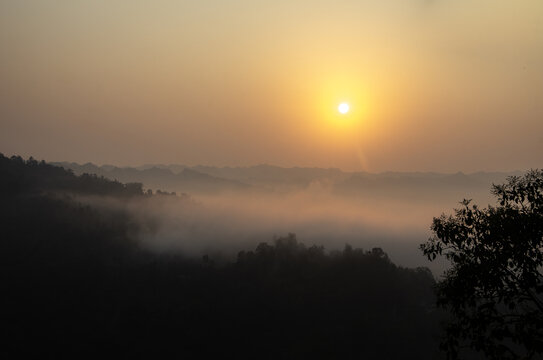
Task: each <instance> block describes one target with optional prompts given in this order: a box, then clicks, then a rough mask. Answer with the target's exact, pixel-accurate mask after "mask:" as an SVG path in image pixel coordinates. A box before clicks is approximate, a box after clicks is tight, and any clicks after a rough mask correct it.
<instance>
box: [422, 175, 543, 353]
mask: <svg viewBox="0 0 543 360" xmlns="http://www.w3.org/2000/svg"><path fill="white" fill-rule="evenodd" d="M492 194H493V195H494V196H496V197H497V199H498V204H499V205H497V206H495V207H493V206H489V207H488V208H484V209H480V208H479V207H478V206H477V205H472V204H471V201H470V200H464V201H463V202H462V203H461V204H462V207H461V208H460V209H456V210H455V215H454V216H445V215H441V217H439V218H434V219H433V224H432V227H431V229H432V231H433V236H432V237H431V238H430V239H429V240H428V241H427V242H426V243H424V244H422V245H421V246H420V248H421V250H422V251H423V252H424V254H425V255H426V256H427V257H428V259H429V260H434V259H436V257H438V256H444V257H445V258H446V259H448V260H449V261H450V264H451V267H450V268H449V269H448V270H447V271H446V272H445V274H444V276H443V279H442V280H441V281H440V282H438V284H437V287H436V289H437V303H438V306H440V307H443V308H445V309H446V310H448V311H449V313H450V315H451V319H450V322H449V323H448V324H447V325H446V335H445V339H444V340H443V342H442V344H441V346H442V348H443V349H444V350H446V352H447V355H448V358H449V359H457V358H458V357H459V355H460V353H459V352H460V350H461V349H462V348H464V347H468V348H470V349H473V350H475V351H478V352H482V353H483V354H484V355H485V356H486V357H488V358H489V359H533V358H536V357H539V356H542V355H543V274H542V268H543V170H531V171H529V172H527V173H526V174H525V175H524V176H522V177H517V176H513V177H509V178H508V179H507V182H506V183H505V184H503V185H493V186H492Z"/></svg>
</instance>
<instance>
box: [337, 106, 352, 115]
mask: <svg viewBox="0 0 543 360" xmlns="http://www.w3.org/2000/svg"><path fill="white" fill-rule="evenodd" d="M337 110H338V111H339V112H340V113H342V114H347V113H348V112H349V104H347V103H341V104H339V106H338V107H337Z"/></svg>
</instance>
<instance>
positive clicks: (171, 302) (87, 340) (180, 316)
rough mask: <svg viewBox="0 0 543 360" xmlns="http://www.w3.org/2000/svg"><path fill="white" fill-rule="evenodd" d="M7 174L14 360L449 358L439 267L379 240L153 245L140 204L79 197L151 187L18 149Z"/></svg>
mask: <svg viewBox="0 0 543 360" xmlns="http://www.w3.org/2000/svg"><path fill="white" fill-rule="evenodd" d="M0 174H1V181H2V183H1V185H2V192H1V194H0V196H1V197H2V202H1V205H0V206H1V209H0V218H1V223H0V226H1V229H2V240H1V243H0V267H1V269H0V274H1V275H0V276H1V279H0V281H1V283H2V287H3V289H2V294H3V295H2V297H1V300H0V317H1V319H2V325H1V327H2V330H3V333H4V334H6V335H5V336H4V344H5V345H4V346H3V347H2V348H1V349H0V352H1V353H2V355H3V356H4V357H6V356H7V357H9V358H10V357H13V356H18V357H20V356H21V355H23V354H28V355H34V356H36V355H44V354H56V355H59V354H63V355H66V354H70V355H72V356H81V355H83V356H84V355H87V354H92V353H94V354H101V355H104V354H106V355H123V356H127V355H130V354H133V355H136V354H137V355H141V354H147V355H152V356H156V355H160V354H162V355H163V354H166V353H173V354H174V355H176V356H178V357H183V356H186V357H188V358H205V357H208V356H210V355H212V356H217V357H235V358H258V359H262V358H264V359H277V358H364V359H438V358H440V355H439V354H438V347H437V344H438V340H439V330H438V329H439V327H438V321H439V319H440V318H441V317H442V316H441V315H440V313H439V312H437V311H436V309H435V308H434V306H433V304H434V301H435V299H434V295H433V290H432V289H433V285H434V279H433V277H432V275H431V273H430V272H429V270H428V269H425V268H418V269H406V268H401V267H398V266H396V265H394V264H393V263H392V262H391V261H390V260H389V258H388V256H387V255H386V253H385V252H384V251H383V250H381V249H380V248H375V249H372V250H370V251H363V250H361V249H354V248H352V247H350V246H346V247H345V249H344V250H343V251H336V252H330V253H328V252H326V251H325V249H324V248H322V247H318V246H310V247H306V246H304V245H303V244H301V243H300V242H298V241H297V239H296V237H295V235H294V234H290V235H288V236H286V237H280V238H277V239H276V240H274V241H273V242H272V243H269V244H268V243H261V244H259V245H258V246H257V247H256V248H255V249H254V250H251V251H241V252H240V253H239V254H238V257H237V259H236V260H235V261H233V262H228V263H224V262H222V263H221V262H219V261H216V259H215V258H214V257H213V256H207V255H206V256H204V257H203V258H201V259H195V258H190V257H186V256H184V255H182V254H179V253H160V254H159V253H153V252H150V251H148V250H145V249H142V248H141V247H140V246H139V244H138V242H137V241H136V239H137V236H136V235H137V234H138V231H139V229H140V227H141V226H142V224H141V223H139V222H138V221H136V219H134V218H133V217H132V216H131V215H130V214H129V213H128V212H125V211H123V210H122V209H121V210H119V209H111V210H107V209H106V208H102V207H100V208H95V207H92V206H89V205H84V204H82V203H80V202H78V200H77V196H74V195H77V194H85V195H89V194H92V195H107V196H108V197H118V198H121V199H123V198H124V199H127V198H130V197H142V198H144V197H145V196H150V195H144V193H143V191H142V188H141V185H139V184H136V185H124V184H121V183H118V182H114V181H110V180H106V179H103V178H99V177H96V176H87V175H82V176H75V175H74V174H72V173H71V172H69V171H66V170H64V169H61V168H58V167H54V166H51V165H48V164H46V163H44V162H37V161H35V160H33V159H30V160H27V161H25V160H23V159H21V158H19V157H12V158H10V159H9V158H6V157H4V156H1V157H0ZM153 196H157V195H153ZM158 196H160V195H158Z"/></svg>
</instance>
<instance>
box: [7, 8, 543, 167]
mask: <svg viewBox="0 0 543 360" xmlns="http://www.w3.org/2000/svg"><path fill="white" fill-rule="evenodd" d="M0 64H1V66H0V152H2V153H4V154H6V155H12V154H20V155H22V156H25V157H26V156H30V155H32V156H34V157H35V158H38V159H46V160H50V161H63V160H67V161H77V162H87V161H92V162H94V163H98V164H102V163H112V164H117V165H137V164H142V163H151V162H152V163H181V164H188V165H195V164H206V165H220V166H224V165H230V166H238V165H241V166H245V165H254V164H260V163H270V164H275V165H281V166H296V165H298V166H319V167H340V168H343V169H345V170H368V171H386V170H393V171H429V170H431V171H446V172H455V171H466V172H470V171H478V170H487V171H489V170H524V169H527V168H530V167H542V165H543V1H541V0H522V1H513V0H509V1H496V0H493V1H491V0H485V1H481V0H454V1H453V0H442V1H440V0H434V1H431V0H374V1H363V0H358V1H353V0H334V1H324V0H300V1H296V0H274V1H258V0H229V1H210V0H199V1H181V0H177V1H174V0H154V1H139V0H126V1H121V0H106V1H102V0H93V1H79V0H56V1H53V0H50V1H46V0H36V1H33V0H25V1H21V0H0ZM342 101H345V102H348V103H349V104H350V105H351V110H352V111H351V112H350V113H349V114H347V115H340V114H339V113H338V112H337V106H338V104H339V103H340V102H342Z"/></svg>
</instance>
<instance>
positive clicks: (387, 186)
mask: <svg viewBox="0 0 543 360" xmlns="http://www.w3.org/2000/svg"><path fill="white" fill-rule="evenodd" d="M53 164H55V165H58V166H62V167H65V168H67V169H71V170H72V171H74V173H76V174H83V173H90V174H97V175H99V176H104V177H106V178H109V179H112V180H118V181H121V182H141V183H143V184H144V186H145V187H147V188H160V189H165V190H169V191H178V192H187V193H220V192H232V191H244V190H248V189H253V190H255V189H260V190H271V191H278V190H279V191H281V190H284V191H294V190H300V189H305V188H307V187H308V186H310V185H311V184H312V183H325V184H326V185H327V186H329V187H330V188H331V189H332V190H333V191H334V192H335V193H337V194H343V195H348V196H351V195H364V196H365V197H368V196H370V197H371V196H380V195H384V194H389V195H395V196H401V197H405V196H408V197H417V196H419V195H421V196H422V197H428V198H429V199H430V198H431V197H432V196H435V195H436V194H438V195H446V194H447V193H451V194H453V195H454V193H456V192H458V191H460V190H463V191H465V190H471V191H473V192H483V193H486V194H488V191H489V190H490V187H491V185H492V184H493V183H502V182H503V181H504V180H505V179H506V178H507V177H508V176H512V175H521V174H522V172H520V171H514V172H475V173H470V174H465V173H462V172H457V173H437V172H383V173H369V172H346V171H342V170H340V169H337V168H328V169H324V168H314V167H313V168H304V167H292V168H284V167H279V166H273V165H265V164H261V165H255V166H248V167H216V166H204V165H197V166H186V165H181V164H170V165H165V164H145V165H142V166H138V167H117V166H114V165H102V166H97V165H95V164H93V163H86V164H82V165H80V164H77V163H69V162H57V163H53Z"/></svg>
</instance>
